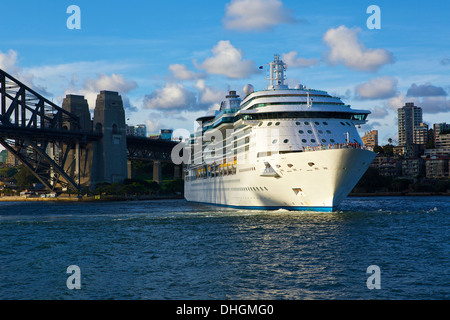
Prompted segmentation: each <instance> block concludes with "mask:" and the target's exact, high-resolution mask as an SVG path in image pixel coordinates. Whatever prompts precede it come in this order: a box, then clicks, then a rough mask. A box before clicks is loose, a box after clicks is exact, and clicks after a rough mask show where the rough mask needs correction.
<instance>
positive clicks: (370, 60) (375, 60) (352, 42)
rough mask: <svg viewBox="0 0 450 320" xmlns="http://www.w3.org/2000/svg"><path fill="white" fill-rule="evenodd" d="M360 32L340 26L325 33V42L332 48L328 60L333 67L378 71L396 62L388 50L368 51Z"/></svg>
mask: <svg viewBox="0 0 450 320" xmlns="http://www.w3.org/2000/svg"><path fill="white" fill-rule="evenodd" d="M360 32H361V29H360V28H352V29H349V28H347V27H345V26H340V27H338V28H336V29H333V28H332V29H329V30H328V31H327V32H326V33H325V35H324V36H323V41H324V42H325V44H326V45H327V46H328V47H329V48H330V51H329V53H328V56H327V59H328V62H329V63H330V64H331V65H337V64H339V63H342V64H343V65H345V66H346V67H348V68H350V69H354V70H357V71H377V70H378V69H379V68H381V67H382V66H383V65H385V64H389V63H393V62H394V56H393V54H392V53H391V52H389V51H387V50H384V49H367V48H366V47H365V46H364V44H362V43H361V42H360V41H359V39H358V33H360Z"/></svg>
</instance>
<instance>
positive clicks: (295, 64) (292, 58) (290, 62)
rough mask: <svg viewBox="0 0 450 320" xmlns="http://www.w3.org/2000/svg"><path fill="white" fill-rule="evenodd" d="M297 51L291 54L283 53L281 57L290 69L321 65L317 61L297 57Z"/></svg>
mask: <svg viewBox="0 0 450 320" xmlns="http://www.w3.org/2000/svg"><path fill="white" fill-rule="evenodd" d="M297 54H298V53H297V52H296V51H291V52H289V53H283V54H282V55H281V59H282V60H283V62H284V63H286V64H287V66H288V67H291V68H304V67H310V66H313V65H316V64H318V63H319V60H317V59H306V58H302V57H297Z"/></svg>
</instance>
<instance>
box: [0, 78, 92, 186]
mask: <svg viewBox="0 0 450 320" xmlns="http://www.w3.org/2000/svg"><path fill="white" fill-rule="evenodd" d="M0 111H1V113H0V144H1V145H2V146H3V147H5V148H6V149H7V150H8V152H10V153H11V154H13V155H14V156H15V157H16V158H17V159H18V160H19V161H20V162H21V163H22V164H23V165H24V166H25V167H27V168H28V169H29V170H30V171H31V172H32V173H33V174H34V175H35V176H36V178H37V179H38V180H39V181H40V182H41V183H42V184H44V185H45V186H46V187H47V188H48V189H50V190H56V189H60V188H61V189H64V188H70V189H74V190H79V189H80V178H79V175H80V161H81V160H80V159H81V157H82V155H81V149H82V145H84V144H86V142H87V141H88V140H89V137H88V135H87V134H86V133H82V132H81V130H80V125H79V119H78V117H76V116H75V115H73V114H71V113H70V112H68V111H66V110H64V109H62V108H61V107H59V106H57V105H55V104H54V103H53V102H51V101H49V100H47V99H46V98H44V97H43V96H41V95H40V94H38V93H37V92H36V91H34V90H33V89H31V88H29V87H27V86H26V85H24V84H23V83H22V82H20V81H19V80H17V79H15V78H14V77H12V76H11V75H9V74H7V73H6V72H4V71H3V70H0ZM74 154H76V155H77V157H76V158H77V159H78V160H77V161H74ZM74 162H75V163H74ZM73 166H76V167H77V168H76V169H75V170H71V167H73ZM72 169H73V168H72ZM67 172H76V174H78V179H77V177H76V175H75V176H74V175H69V174H68V173H67Z"/></svg>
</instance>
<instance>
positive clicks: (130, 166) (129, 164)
mask: <svg viewBox="0 0 450 320" xmlns="http://www.w3.org/2000/svg"><path fill="white" fill-rule="evenodd" d="M127 169H128V179H133V177H134V170H133V162H132V161H131V160H127Z"/></svg>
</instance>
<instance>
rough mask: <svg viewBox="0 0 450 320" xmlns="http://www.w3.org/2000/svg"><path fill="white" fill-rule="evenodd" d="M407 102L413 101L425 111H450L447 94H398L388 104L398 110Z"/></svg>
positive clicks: (449, 101)
mask: <svg viewBox="0 0 450 320" xmlns="http://www.w3.org/2000/svg"><path fill="white" fill-rule="evenodd" d="M407 102H413V103H414V105H416V106H418V107H421V108H422V110H423V112H424V113H441V112H450V100H449V99H447V97H446V96H428V97H406V96H405V95H404V94H398V95H397V96H395V97H393V98H391V99H389V100H388V101H387V103H386V106H387V107H389V108H390V109H392V110H394V111H397V109H398V108H401V107H403V106H404V105H405V103H407Z"/></svg>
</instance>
